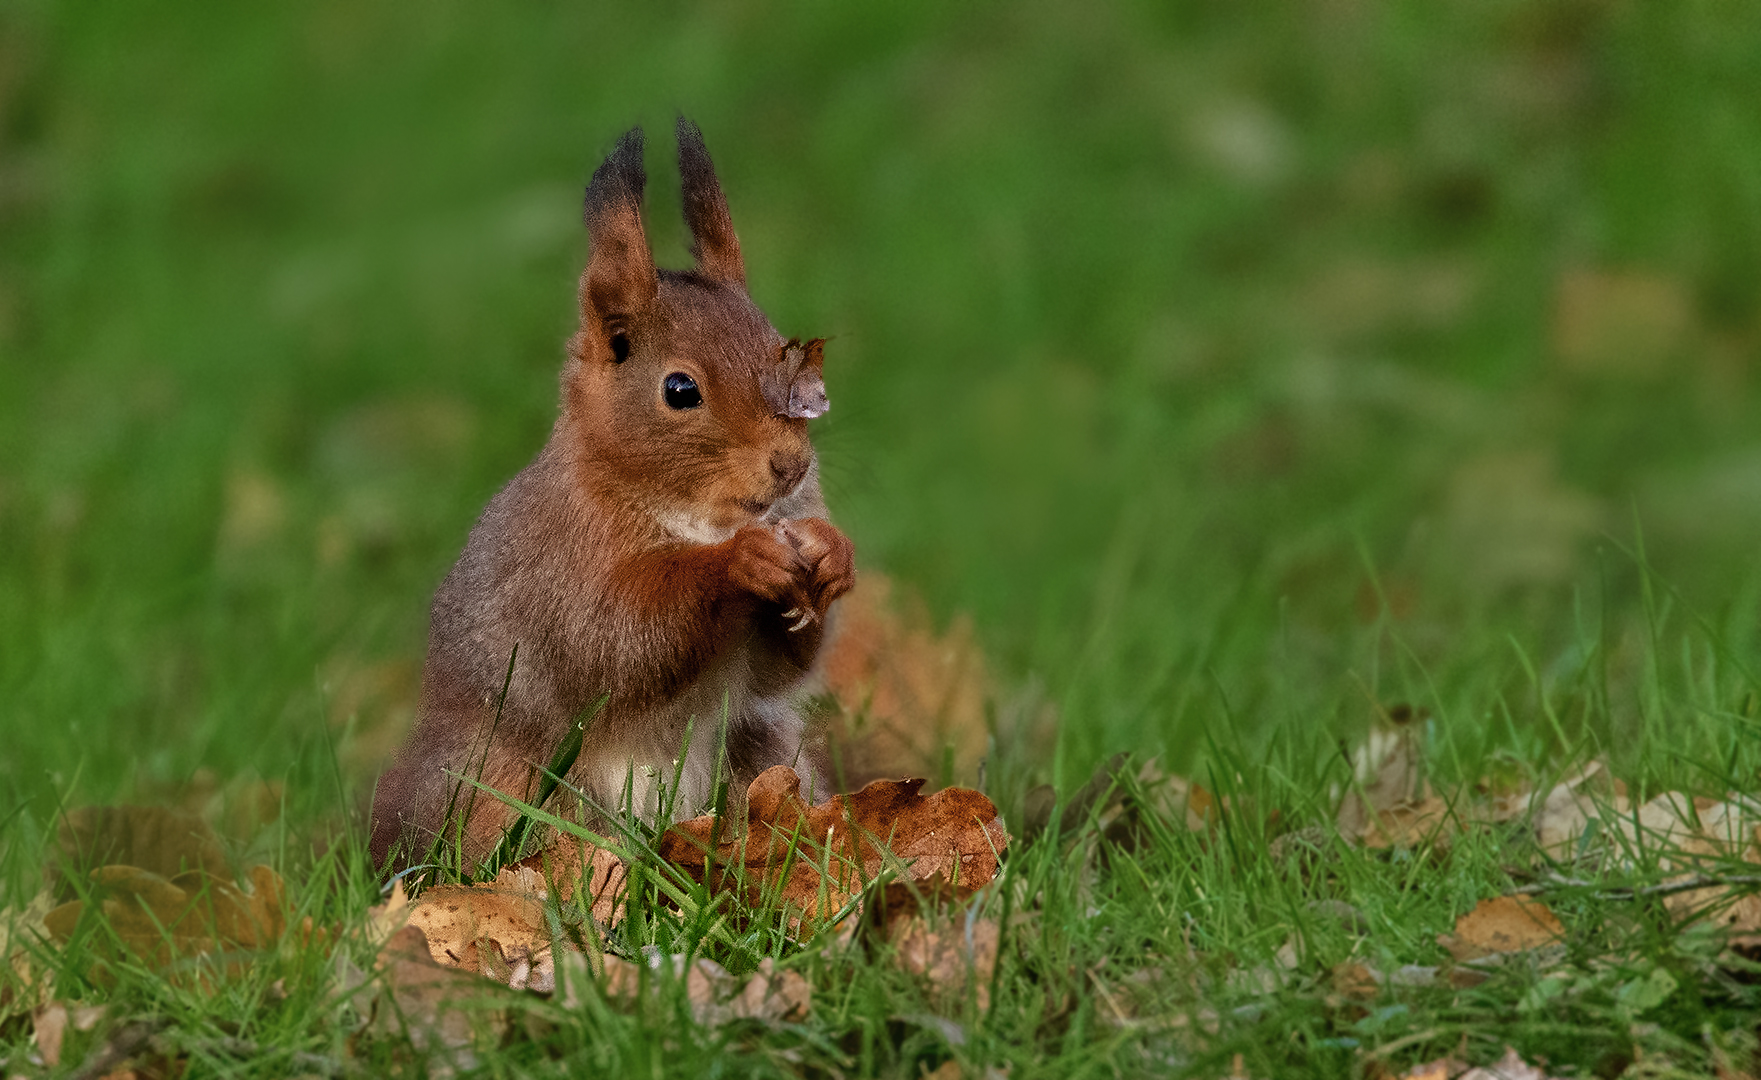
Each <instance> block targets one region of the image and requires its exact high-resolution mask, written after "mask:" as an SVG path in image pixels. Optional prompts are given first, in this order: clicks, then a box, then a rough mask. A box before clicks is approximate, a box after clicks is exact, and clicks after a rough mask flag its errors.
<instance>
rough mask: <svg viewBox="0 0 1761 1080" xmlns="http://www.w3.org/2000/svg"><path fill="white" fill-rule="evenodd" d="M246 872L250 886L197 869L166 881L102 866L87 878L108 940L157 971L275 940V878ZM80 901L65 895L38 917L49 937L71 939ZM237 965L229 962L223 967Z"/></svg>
mask: <svg viewBox="0 0 1761 1080" xmlns="http://www.w3.org/2000/svg"><path fill="white" fill-rule="evenodd" d="M250 876H251V887H250V890H249V891H246V890H244V889H242V888H240V887H239V886H238V885H236V884H234V883H232V882H231V881H227V880H222V879H220V878H218V877H215V876H214V875H212V874H209V873H207V872H206V871H202V870H190V871H186V872H184V873H181V874H178V875H177V876H176V877H173V878H171V879H169V880H167V879H166V878H163V877H161V876H159V875H158V874H153V873H149V872H147V871H145V870H142V869H140V868H139V867H135V866H101V867H99V868H98V869H96V870H94V871H92V874H91V881H92V885H93V887H94V889H93V895H94V896H95V897H96V898H97V899H98V902H99V908H100V910H101V912H102V915H103V919H104V923H105V925H106V926H107V927H108V934H109V935H113V937H114V942H115V943H116V944H118V945H120V946H121V948H122V949H123V951H125V952H127V953H130V954H133V955H134V956H136V957H139V958H140V959H141V960H142V961H144V962H145V963H147V964H148V965H149V966H151V967H154V968H156V969H161V970H163V969H166V968H168V967H170V966H171V964H172V963H173V962H174V961H178V960H187V959H191V958H195V957H199V956H205V955H208V954H212V953H216V952H221V951H225V952H234V951H239V950H263V949H268V948H272V947H273V946H274V945H275V944H276V943H277V942H279V941H280V939H281V935H282V932H283V931H284V930H285V929H286V918H287V915H286V908H285V902H284V898H283V887H282V882H281V878H280V876H279V875H277V874H276V873H275V871H273V870H271V869H270V868H269V867H267V866H256V867H252V868H251V875H250ZM86 905H87V901H84V900H74V901H70V902H68V903H66V904H63V905H61V906H60V907H58V908H55V909H54V910H53V911H50V912H49V913H48V914H47V915H46V916H44V919H43V922H44V925H45V926H46V927H47V928H48V930H49V933H50V936H51V937H53V938H54V939H55V940H56V941H58V942H62V943H66V942H67V941H69V940H70V939H71V938H72V937H73V935H74V932H75V929H76V928H77V927H78V925H79V923H80V920H81V917H82V916H83V915H84V914H85V910H86ZM109 940H110V939H109V938H108V937H106V938H101V939H100V941H103V942H108V941H109ZM241 963H242V961H239V960H235V961H232V962H231V963H230V964H229V968H231V969H236V968H237V967H238V966H239V964H241Z"/></svg>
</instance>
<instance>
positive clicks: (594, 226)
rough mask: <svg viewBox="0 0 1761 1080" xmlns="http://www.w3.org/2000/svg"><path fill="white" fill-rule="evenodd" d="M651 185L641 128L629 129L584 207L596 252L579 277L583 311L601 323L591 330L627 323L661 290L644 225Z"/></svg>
mask: <svg viewBox="0 0 1761 1080" xmlns="http://www.w3.org/2000/svg"><path fill="white" fill-rule="evenodd" d="M647 183H648V174H647V173H646V172H644V171H643V168H642V129H641V128H639V127H638V128H631V129H630V130H629V131H628V132H625V134H624V137H623V138H621V139H619V140H618V144H617V146H616V147H614V148H613V149H612V152H611V155H610V156H609V157H607V158H606V159H605V161H603V162H601V163H600V166H599V168H597V169H595V170H593V179H592V181H591V182H589V183H588V185H587V198H586V201H585V204H584V206H583V208H582V217H583V218H585V219H586V222H587V235H588V237H589V238H590V239H591V240H592V242H593V250H592V253H591V254H590V255H589V256H588V259H587V272H586V273H585V274H583V275H582V276H581V315H582V319H583V320H584V321H586V322H589V323H597V326H592V327H590V328H591V329H601V328H604V327H605V326H607V325H614V326H615V325H618V324H621V323H623V322H624V321H625V320H626V319H628V318H629V316H631V315H634V314H636V313H637V312H639V311H641V310H643V309H644V308H646V307H647V306H648V305H649V304H650V303H651V302H652V301H653V300H654V297H655V295H656V293H658V292H659V290H660V283H659V279H658V278H656V277H655V273H654V256H653V255H652V254H651V253H650V252H649V250H648V235H647V234H646V233H645V232H644V231H643V229H642V189H643V188H644V187H645V186H647ZM619 359H622V357H621V356H620V357H619Z"/></svg>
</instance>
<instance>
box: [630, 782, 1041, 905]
mask: <svg viewBox="0 0 1761 1080" xmlns="http://www.w3.org/2000/svg"><path fill="white" fill-rule="evenodd" d="M923 784H924V781H922V780H876V781H875V782H873V783H871V784H869V785H868V786H867V787H864V788H863V789H862V790H861V791H858V792H855V793H854V794H849V795H835V796H833V797H832V798H830V799H828V800H827V801H825V802H823V803H820V804H818V805H817V806H808V805H807V804H806V802H805V801H804V800H803V799H802V798H801V780H800V778H799V777H797V776H796V775H795V771H794V770H793V769H790V768H788V767H787V766H784V765H778V766H775V767H773V768H770V769H767V770H766V771H765V772H763V773H762V774H760V775H759V777H758V778H757V779H756V780H754V781H753V782H752V786H751V787H750V789H748V792H747V796H746V806H747V811H746V813H747V818H746V830H745V832H744V833H743V834H742V835H740V836H738V837H735V838H733V839H731V840H723V839H721V837H722V835H723V826H722V823H721V822H720V821H718V820H717V819H716V818H715V817H714V816H713V815H710V816H704V817H700V818H694V819H693V820H691V821H686V822H681V823H679V824H677V825H674V826H673V827H672V828H670V829H668V830H667V831H666V832H665V833H664V834H663V835H662V836H661V839H660V843H659V845H658V850H659V853H660V855H661V857H662V858H664V859H666V860H667V861H669V862H672V863H674V864H675V865H677V866H679V867H680V868H682V869H683V870H685V871H686V872H687V873H689V874H690V875H691V876H692V877H693V878H694V879H695V880H697V881H700V882H703V881H707V882H709V883H710V884H711V886H712V888H714V889H715V890H716V891H722V890H726V889H737V890H740V891H742V892H743V893H744V895H745V898H746V900H747V902H748V903H753V904H759V903H762V902H764V900H765V899H766V898H773V899H775V900H776V901H777V902H779V903H781V904H782V905H784V906H785V907H787V908H788V909H790V910H791V911H792V912H795V913H799V915H798V917H799V918H800V919H802V920H804V921H807V922H824V921H825V920H827V919H830V918H831V917H832V916H834V915H835V914H836V913H837V912H839V911H840V910H842V909H843V908H844V907H845V906H846V905H847V904H848V903H849V902H850V900H851V899H853V898H854V897H855V895H856V894H857V893H858V892H860V891H861V889H862V888H863V887H864V886H865V885H866V884H867V882H869V881H871V880H873V879H874V878H875V877H877V876H878V875H879V874H880V873H881V871H882V870H883V869H884V868H886V867H888V866H889V865H890V866H892V867H894V868H895V869H903V871H904V872H905V873H906V874H907V875H908V876H909V877H911V878H913V879H917V880H926V879H928V878H930V877H933V876H935V875H936V874H941V875H942V876H943V877H945V878H947V879H948V880H949V881H951V882H953V883H955V884H957V885H962V886H966V887H969V888H976V887H978V886H980V885H983V884H984V883H986V882H988V881H990V880H991V878H993V877H995V876H996V873H997V856H998V853H1000V852H1001V851H1002V850H1003V847H1004V845H1005V844H1007V843H1008V841H1009V837H1008V834H1007V833H1006V832H1005V831H1004V829H1003V823H1002V821H1001V819H1000V818H998V816H997V810H996V807H995V806H994V805H992V803H991V801H990V800H989V799H987V798H985V797H984V796H983V795H981V794H979V793H978V792H976V791H970V790H967V789H964V788H945V789H943V790H941V791H938V792H936V793H935V794H933V795H928V796H925V795H921V794H919V792H920V790H921V789H922V787H923Z"/></svg>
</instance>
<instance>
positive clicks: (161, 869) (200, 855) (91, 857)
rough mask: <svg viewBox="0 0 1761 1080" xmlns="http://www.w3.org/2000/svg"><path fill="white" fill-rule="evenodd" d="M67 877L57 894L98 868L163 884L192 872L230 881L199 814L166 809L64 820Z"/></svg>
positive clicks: (123, 809) (87, 810) (101, 812)
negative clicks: (134, 872) (132, 872)
mask: <svg viewBox="0 0 1761 1080" xmlns="http://www.w3.org/2000/svg"><path fill="white" fill-rule="evenodd" d="M56 846H57V854H58V855H59V856H60V858H61V860H62V863H63V866H62V867H61V870H62V871H63V873H64V875H65V877H64V881H63V884H62V885H61V887H59V888H57V890H56V894H57V895H58V896H60V897H62V898H63V899H66V898H68V897H69V896H71V895H72V888H71V882H72V881H75V880H78V879H80V878H83V877H85V876H86V875H87V874H88V873H90V872H91V871H92V869H93V868H95V867H100V866H133V867H138V868H140V869H141V870H144V871H146V872H147V873H149V874H157V875H158V876H160V877H162V878H172V877H176V876H177V875H178V874H181V873H183V872H185V871H188V870H196V871H202V872H205V873H208V874H211V875H212V876H214V877H216V878H221V879H226V880H230V879H231V878H232V867H231V866H230V865H228V863H227V861H226V853H225V851H224V850H222V848H221V846H220V838H219V837H218V836H216V835H214V830H213V828H212V827H211V826H209V824H208V823H207V822H206V821H204V820H203V819H202V817H201V815H199V814H192V813H189V812H188V811H185V810H174V809H172V808H170V807H166V806H82V807H79V808H78V809H75V810H70V811H68V812H67V815H66V816H65V817H63V818H62V819H61V830H60V833H59V836H58V838H57V845H56Z"/></svg>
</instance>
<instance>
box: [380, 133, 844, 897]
mask: <svg viewBox="0 0 1761 1080" xmlns="http://www.w3.org/2000/svg"><path fill="white" fill-rule="evenodd" d="M678 143H679V169H680V174H681V177H682V180H683V193H684V211H685V220H686V223H687V225H688V226H689V227H690V230H691V235H692V237H693V240H694V244H693V249H692V251H693V255H694V256H695V260H696V266H695V267H694V268H693V269H691V270H686V271H673V270H657V269H656V268H655V266H654V262H653V256H652V254H651V253H650V251H649V247H648V242H647V238H646V234H645V232H644V229H643V226H642V191H643V188H644V186H645V183H646V176H645V174H644V171H643V167H642V133H641V130H640V129H636V130H633V131H631V132H630V133H628V134H626V135H625V136H624V137H623V139H622V140H621V141H620V142H619V143H618V145H617V148H616V149H615V150H614V151H613V152H612V154H611V156H610V157H608V158H607V159H606V161H605V162H604V163H603V164H602V165H600V167H599V168H598V169H597V170H596V171H595V172H594V174H593V179H592V182H591V183H590V184H589V185H588V188H587V196H586V202H585V218H586V224H587V229H588V232H589V236H590V239H591V244H592V249H591V255H590V257H589V261H588V265H587V269H586V271H585V272H584V273H583V274H582V276H581V287H580V294H579V295H580V310H581V328H580V331H579V332H578V333H577V334H575V336H574V337H573V338H572V339H571V340H570V342H569V348H568V359H567V361H566V363H565V366H564V370H563V373H562V395H561V396H562V406H561V410H560V414H559V416H558V419H557V422H556V425H555V427H554V428H553V429H552V431H551V435H550V439H549V441H548V442H547V443H546V445H545V447H544V449H543V450H542V451H541V452H540V453H539V455H538V457H537V459H536V460H534V461H533V462H532V464H531V465H529V466H527V467H526V468H525V469H524V470H523V471H522V472H520V473H519V475H517V476H516V477H514V479H513V480H512V481H511V482H510V483H509V484H508V485H507V487H506V488H504V489H503V490H502V491H501V492H500V493H499V494H498V495H496V496H495V498H494V499H492V500H491V501H490V503H489V505H488V507H487V508H486V509H485V510H484V512H483V515H482V517H481V518H479V520H478V521H477V524H476V526H475V527H474V528H473V529H472V530H471V535H470V539H469V541H468V542H467V544H466V546H465V550H464V553H463V554H462V555H461V556H460V558H459V561H458V563H457V564H456V565H455V566H454V567H453V569H452V571H451V572H450V573H449V574H448V575H447V576H446V579H445V580H444V581H443V582H442V583H441V586H440V588H439V590H438V591H437V593H436V594H435V598H434V605H433V609H432V612H431V619H430V627H429V641H428V655H427V660H426V663H425V665H424V668H423V675H422V696H421V703H420V707H419V710H418V714H417V720H416V726H415V728H414V730H413V732H412V734H411V737H410V739H409V741H408V742H407V743H406V745H405V746H404V747H403V749H402V751H401V752H400V753H399V755H398V757H397V759H396V760H395V761H394V763H393V765H392V766H391V768H390V769H388V770H387V771H386V773H385V774H384V775H383V776H382V777H381V778H380V780H379V784H378V786H377V789H376V791H375V793H374V800H373V810H372V819H373V820H372V853H373V856H374V858H375V860H376V861H377V862H379V863H380V864H382V865H383V864H385V863H386V862H388V861H389V860H391V859H392V857H393V856H394V855H396V856H397V861H399V862H404V861H407V860H408V859H409V858H410V857H412V856H416V855H419V854H420V853H421V852H422V851H424V850H426V849H427V848H428V846H429V844H430V843H431V842H432V841H433V839H434V837H435V836H436V835H438V834H444V835H446V836H447V838H448V839H451V838H452V837H453V836H454V835H455V832H456V833H457V834H458V835H461V836H462V838H463V846H464V852H463V854H464V855H465V857H466V858H468V859H480V858H482V857H483V856H485V855H487V854H488V853H489V852H490V851H491V850H493V848H494V846H495V845H496V843H497V842H498V841H499V839H500V836H501V834H502V832H503V830H504V829H506V828H507V827H508V826H509V825H511V823H512V821H513V815H512V813H511V812H510V811H508V810H507V809H506V807H505V805H504V804H502V803H501V802H499V801H498V800H495V799H494V798H493V797H491V796H488V795H480V796H479V797H478V798H476V799H475V800H470V799H469V793H470V791H471V788H470V785H468V784H466V785H464V790H463V791H462V792H461V793H460V797H459V798H458V800H457V803H456V804H455V805H454V816H455V818H458V817H459V810H458V808H459V807H462V806H464V805H466V804H467V803H471V804H472V812H471V815H470V819H469V820H453V821H445V820H443V818H445V816H446V814H447V811H448V805H449V801H450V800H451V796H452V793H453V791H454V790H455V788H457V787H458V786H459V785H460V781H459V779H458V777H459V776H460V775H465V776H472V777H476V776H478V774H479V771H480V778H481V782H482V783H483V784H485V785H488V786H490V787H492V788H495V789H497V790H499V791H502V792H505V793H507V794H510V795H514V796H516V797H522V798H525V797H529V796H530V795H531V794H532V793H533V792H534V791H535V789H536V788H537V785H538V782H539V779H540V778H541V776H542V770H543V769H544V767H545V766H546V764H547V763H548V762H549V761H550V759H551V756H552V754H553V752H554V751H555V749H556V747H557V746H558V744H559V743H561V742H562V741H563V739H564V737H565V736H566V735H567V734H568V732H569V729H570V725H571V724H572V723H574V722H576V721H577V720H578V719H580V718H582V717H584V716H585V715H586V714H588V713H589V712H590V711H591V710H592V709H593V708H594V706H595V705H596V704H597V703H599V702H600V701H601V700H602V699H603V701H604V704H603V707H601V708H600V709H599V711H598V712H597V713H596V714H594V715H593V717H592V719H591V720H590V722H589V724H588V730H587V732H586V735H585V738H584V741H583V747H582V750H581V753H580V755H579V756H578V758H577V759H576V761H575V764H574V766H573V768H572V769H570V771H569V775H568V776H567V777H566V780H567V782H568V783H569V784H570V785H571V786H572V787H573V788H574V789H576V790H577V791H578V792H579V793H580V794H582V795H584V796H585V797H586V798H587V800H589V810H588V812H589V813H590V814H591V813H592V809H591V807H592V806H597V807H598V808H600V809H603V810H607V811H616V810H619V809H624V808H625V806H626V804H625V799H626V795H627V796H628V797H629V799H630V800H631V803H632V805H629V806H628V809H630V810H633V811H634V812H636V813H637V814H638V815H640V816H643V817H646V818H652V817H653V816H654V815H655V814H656V813H657V812H658V810H659V807H660V800H661V798H662V791H661V789H662V787H663V785H665V786H667V787H671V785H672V784H673V778H674V776H675V775H677V777H678V784H677V790H676V791H673V792H672V793H671V795H670V797H671V798H672V799H673V800H674V802H673V805H674V808H675V812H679V813H687V814H694V813H697V812H699V811H700V810H701V809H702V807H703V806H704V804H705V803H706V802H707V800H708V799H709V798H711V796H712V795H713V791H712V790H711V789H712V787H713V784H714V780H715V777H716V776H717V774H718V771H721V772H722V774H723V775H724V776H725V777H726V778H727V779H728V781H729V786H730V791H732V792H734V793H736V794H738V793H743V792H744V790H745V785H746V783H748V782H749V781H750V780H751V778H752V777H754V776H756V775H757V774H758V773H759V772H762V771H763V770H764V769H766V768H768V767H770V766H771V765H776V764H789V765H794V766H796V768H797V770H798V771H800V772H801V773H802V774H803V780H804V781H805V784H806V786H809V787H811V786H813V785H814V784H816V783H817V784H819V785H820V786H821V787H823V784H824V781H823V772H824V770H823V768H822V766H821V765H820V763H819V762H818V760H817V758H818V754H817V751H816V750H815V748H814V746H813V745H812V743H811V741H810V740H809V739H808V738H807V736H806V729H805V724H804V722H803V719H802V716H801V712H800V708H799V699H800V697H801V694H802V691H803V689H804V688H805V687H806V686H807V684H808V681H809V677H810V674H811V672H812V669H813V664H814V661H815V659H816V657H817V655H818V653H819V650H820V646H821V644H822V642H823V640H824V635H825V632H826V625H827V618H828V615H829V613H830V612H829V609H830V607H831V604H832V602H833V601H834V600H836V599H837V598H838V597H839V596H841V595H842V594H843V593H844V592H846V591H848V589H849V588H850V586H851V585H852V584H853V582H854V579H855V563H854V550H853V548H852V546H851V544H850V541H849V539H848V538H847V537H845V536H844V535H843V534H842V533H841V532H839V531H838V530H837V529H836V528H835V527H833V526H832V525H831V524H830V523H829V522H828V521H827V520H826V510H825V503H824V500H823V498H822V497H821V494H820V490H819V477H818V463H817V459H816V457H815V455H814V452H813V446H812V443H811V442H810V441H809V439H808V432H807V421H808V419H810V418H812V417H815V416H819V415H821V414H822V413H823V412H824V411H825V410H826V409H827V408H828V403H827V400H826V396H825V384H824V381H823V378H822V368H823V362H824V353H823V342H822V341H820V340H812V341H807V342H802V341H799V340H795V339H785V338H784V337H783V336H782V335H781V334H780V333H778V332H777V331H776V330H775V329H774V328H772V326H771V325H770V323H769V321H768V320H767V319H766V318H765V317H764V314H763V313H762V312H760V311H759V310H758V308H757V306H756V305H754V304H753V302H752V300H751V298H750V296H748V294H747V292H746V284H745V267H744V263H743V261H742V259H741V255H740V247H739V241H738V238H737V237H736V236H735V234H734V230H733V225H732V222H731V220H730V218H729V216H728V210H727V202H726V199H725V198H724V196H723V195H722V191H721V187H720V184H719V183H718V181H717V179H716V175H715V171H714V167H713V165H712V164H711V162H710V158H709V154H708V151H707V150H706V149H705V147H704V145H703V140H702V136H701V134H699V133H698V131H697V129H696V127H695V126H694V125H692V124H691V123H690V122H689V121H687V120H685V119H684V118H683V117H681V118H680V120H679V125H678ZM516 647H517V650H518V652H517V657H515V649H516ZM510 658H513V668H512V674H511V677H510V676H509V663H510ZM504 682H505V683H506V686H507V692H506V696H505V701H503V700H502V689H503V684H504ZM498 703H499V720H498V719H497V718H496V717H497V712H498ZM724 723H725V746H726V755H727V756H726V759H725V760H724V761H717V759H716V752H717V747H718V745H719V744H721V742H722V740H723V725H724ZM492 727H493V734H492V733H491V728H492ZM687 729H689V730H690V733H691V735H690V742H689V746H688V747H687V745H686V733H687ZM551 809H553V810H555V809H558V808H556V807H552V808H551Z"/></svg>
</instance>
